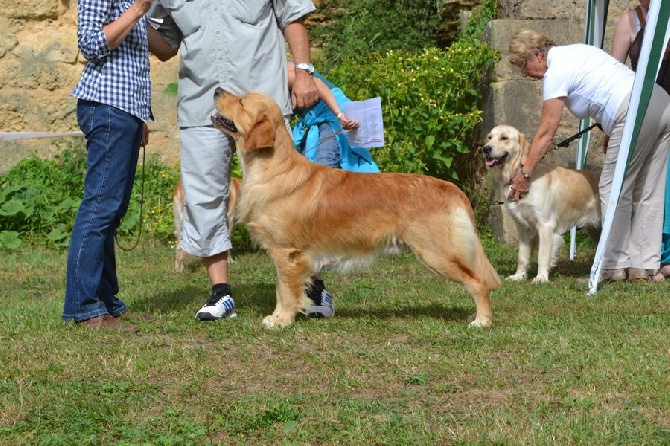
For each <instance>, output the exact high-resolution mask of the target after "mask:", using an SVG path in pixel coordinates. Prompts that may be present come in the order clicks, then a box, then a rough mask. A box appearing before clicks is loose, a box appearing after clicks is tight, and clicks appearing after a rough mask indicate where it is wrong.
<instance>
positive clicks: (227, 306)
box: [195, 291, 237, 321]
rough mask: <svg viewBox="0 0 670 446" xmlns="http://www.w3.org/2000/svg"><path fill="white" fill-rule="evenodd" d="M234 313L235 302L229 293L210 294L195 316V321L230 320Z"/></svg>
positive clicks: (234, 315) (235, 314)
mask: <svg viewBox="0 0 670 446" xmlns="http://www.w3.org/2000/svg"><path fill="white" fill-rule="evenodd" d="M236 316H237V313H235V301H234V300H233V298H232V296H231V295H230V294H229V293H221V292H218V293H217V292H214V291H213V292H212V297H210V298H209V300H208V301H207V302H205V305H203V306H202V308H201V309H200V311H198V312H197V313H196V314H195V320H196V321H214V320H217V319H231V318H234V317H236Z"/></svg>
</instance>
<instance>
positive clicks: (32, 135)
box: [0, 131, 84, 142]
mask: <svg viewBox="0 0 670 446" xmlns="http://www.w3.org/2000/svg"><path fill="white" fill-rule="evenodd" d="M72 136H84V134H83V133H82V132H80V131H74V132H0V142H3V141H18V140H20V139H44V138H68V137H72Z"/></svg>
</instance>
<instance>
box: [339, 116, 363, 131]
mask: <svg viewBox="0 0 670 446" xmlns="http://www.w3.org/2000/svg"><path fill="white" fill-rule="evenodd" d="M337 120H338V121H340V125H342V128H343V129H344V130H353V129H357V128H358V125H359V123H358V121H354V120H353V119H349V118H347V116H346V115H345V114H344V113H342V112H340V114H338V115H337Z"/></svg>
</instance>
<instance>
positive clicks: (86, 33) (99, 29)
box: [77, 0, 153, 63]
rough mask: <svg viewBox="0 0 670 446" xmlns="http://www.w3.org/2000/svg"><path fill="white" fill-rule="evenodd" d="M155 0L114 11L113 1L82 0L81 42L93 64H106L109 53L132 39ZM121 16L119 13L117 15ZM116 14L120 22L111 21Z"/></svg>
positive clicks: (79, 6) (79, 15)
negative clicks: (145, 12) (127, 39)
mask: <svg viewBox="0 0 670 446" xmlns="http://www.w3.org/2000/svg"><path fill="white" fill-rule="evenodd" d="M152 1H153V0H138V1H137V2H136V3H134V4H133V5H131V6H130V7H129V8H128V9H127V10H125V11H123V12H120V11H119V10H118V9H114V7H113V4H112V2H111V0H107V1H99V0H79V2H78V4H77V41H78V45H79V49H80V50H81V54H82V55H83V56H84V57H85V58H86V60H88V61H89V62H93V63H103V62H104V61H105V60H106V59H107V57H108V56H109V53H110V52H111V51H112V50H114V49H116V48H117V47H118V46H119V45H120V44H121V42H123V40H124V39H125V38H126V37H128V35H129V34H130V32H131V31H132V29H133V28H134V27H135V25H136V24H137V22H138V21H139V20H140V19H141V18H142V16H143V15H144V12H143V9H144V8H148V7H149V6H150V5H151V2H152ZM117 13H118V14H117ZM110 15H112V16H113V17H116V19H115V20H114V21H113V22H111V23H108V22H109V17H110Z"/></svg>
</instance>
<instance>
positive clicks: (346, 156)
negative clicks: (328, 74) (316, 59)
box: [293, 73, 379, 173]
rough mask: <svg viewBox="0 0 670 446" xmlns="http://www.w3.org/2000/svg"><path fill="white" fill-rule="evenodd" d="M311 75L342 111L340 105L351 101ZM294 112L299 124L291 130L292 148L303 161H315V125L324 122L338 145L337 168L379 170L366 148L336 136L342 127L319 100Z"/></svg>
mask: <svg viewBox="0 0 670 446" xmlns="http://www.w3.org/2000/svg"><path fill="white" fill-rule="evenodd" d="M314 75H315V76H317V77H318V78H319V79H321V80H322V81H323V82H324V83H325V84H326V85H327V86H328V88H330V91H332V93H333V96H335V100H336V101H337V103H338V105H339V106H340V109H342V110H344V104H346V103H348V102H351V100H350V99H349V98H348V97H346V96H345V94H344V93H343V92H342V90H341V89H340V88H338V87H336V86H335V85H333V84H332V83H330V82H329V81H328V80H326V79H325V78H324V77H323V76H321V75H320V74H319V73H314ZM296 112H297V113H298V115H299V116H300V121H298V122H297V123H296V125H295V126H294V127H293V142H294V143H295V147H296V149H297V150H298V151H299V152H301V153H302V154H303V155H305V157H307V159H309V160H310V161H314V159H315V158H316V152H317V150H316V148H317V146H318V144H319V124H323V123H324V122H327V123H329V124H330V126H331V127H332V129H333V132H334V133H335V139H337V143H338V145H339V146H340V167H341V168H342V169H344V170H350V171H352V172H369V173H377V172H379V167H377V164H376V163H375V162H374V160H373V159H372V155H370V151H369V150H368V149H366V148H364V147H353V146H351V145H350V144H349V141H348V140H347V135H345V134H344V133H338V132H342V126H341V125H340V122H339V120H338V119H337V116H335V114H334V113H333V112H332V110H331V109H330V108H328V106H327V105H326V103H325V102H323V101H322V100H319V101H318V102H317V103H316V104H315V105H313V106H312V107H311V108H307V109H303V110H296Z"/></svg>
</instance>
